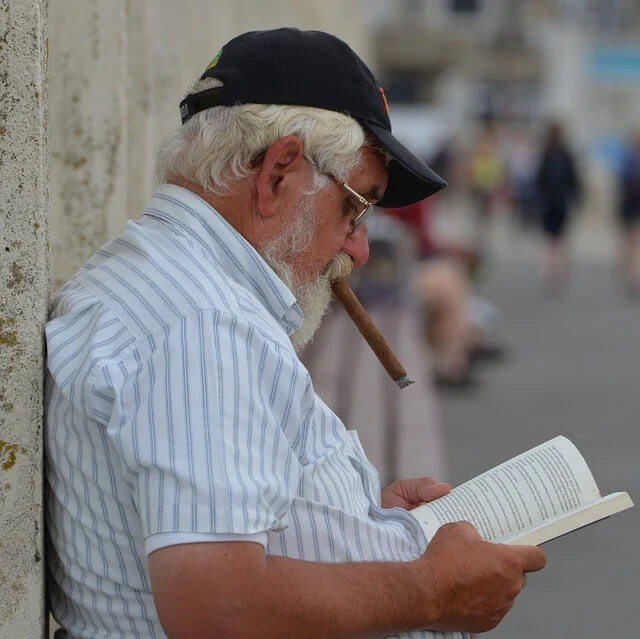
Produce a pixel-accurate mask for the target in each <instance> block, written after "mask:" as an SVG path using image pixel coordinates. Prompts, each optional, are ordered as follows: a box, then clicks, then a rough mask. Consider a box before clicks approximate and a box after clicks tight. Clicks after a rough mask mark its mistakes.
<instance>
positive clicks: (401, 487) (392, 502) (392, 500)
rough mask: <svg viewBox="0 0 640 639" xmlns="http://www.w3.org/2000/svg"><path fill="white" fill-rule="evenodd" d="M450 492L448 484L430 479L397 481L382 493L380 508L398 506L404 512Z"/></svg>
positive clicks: (420, 478)
mask: <svg viewBox="0 0 640 639" xmlns="http://www.w3.org/2000/svg"><path fill="white" fill-rule="evenodd" d="M450 491H451V486H449V484H442V483H440V482H437V481H436V480H435V479H431V477H418V478H416V479H399V480H398V481H394V482H393V484H390V485H389V486H388V487H387V488H385V490H383V491H382V507H383V508H394V507H396V506H399V507H400V508H404V509H405V510H411V509H412V508H416V506H419V505H420V504H424V503H425V502H428V501H433V500H434V499H438V497H442V496H443V495H446V494H447V493H448V492H450Z"/></svg>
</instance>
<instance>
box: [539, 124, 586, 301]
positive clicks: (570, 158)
mask: <svg viewBox="0 0 640 639" xmlns="http://www.w3.org/2000/svg"><path fill="white" fill-rule="evenodd" d="M536 190H537V198H538V202H539V204H540V207H541V213H542V231H543V233H544V236H545V238H546V240H547V242H546V247H545V252H544V255H543V261H542V277H543V280H544V283H545V285H546V286H547V287H548V288H549V290H550V291H553V292H557V291H558V290H559V288H560V287H561V286H562V284H563V283H564V282H565V280H566V278H567V275H568V258H567V255H566V249H565V246H564V244H565V243H564V238H565V236H566V232H567V228H568V222H569V213H570V209H571V207H572V205H574V204H575V203H576V201H577V200H578V198H579V196H580V191H581V184H580V179H579V177H578V171H577V168H576V162H575V159H574V155H573V152H572V151H571V149H570V148H569V146H568V144H567V142H566V141H565V138H564V132H563V130H562V126H561V125H560V124H559V123H557V122H554V123H552V124H551V125H550V126H549V130H548V133H547V139H546V143H545V145H544V147H543V149H542V154H541V157H540V163H539V165H538V170H537V172H536Z"/></svg>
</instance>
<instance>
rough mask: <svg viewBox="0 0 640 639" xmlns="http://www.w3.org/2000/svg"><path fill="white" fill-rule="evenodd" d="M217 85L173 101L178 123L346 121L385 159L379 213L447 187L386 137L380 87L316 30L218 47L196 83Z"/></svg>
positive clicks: (280, 32)
mask: <svg viewBox="0 0 640 639" xmlns="http://www.w3.org/2000/svg"><path fill="white" fill-rule="evenodd" d="M204 78H217V79H218V80H220V81H221V82H222V86H220V87H214V88H211V89H207V90H205V91H201V92H199V93H192V94H190V95H188V96H187V97H186V98H185V99H184V100H183V101H182V102H181V103H180V116H181V118H182V122H183V124H184V123H185V122H186V121H187V120H189V118H191V117H192V116H193V115H194V114H196V113H198V112H199V111H203V110H204V109H209V108H211V107H216V106H233V105H237V104H287V105H296V106H309V107H317V108H320V109H328V110H330V111H338V112H340V113H344V114H345V115H348V116H351V117H352V118H353V119H354V120H356V121H357V122H359V123H360V125H361V126H362V127H363V128H364V129H366V130H367V131H368V132H369V133H370V134H371V135H372V136H373V137H374V138H375V139H376V140H377V142H378V143H379V144H380V146H381V147H382V148H383V149H385V150H386V151H387V152H388V153H389V155H391V158H392V159H391V161H390V163H389V182H388V185H387V190H386V191H385V194H384V197H383V198H382V200H380V201H379V202H378V206H380V207H383V208H395V207H400V206H408V205H409V204H414V203H415V202H418V201H419V200H422V199H424V198H426V197H428V196H430V195H433V194H434V193H437V192H438V191H440V190H441V189H443V188H444V187H445V186H446V185H447V183H446V182H445V181H444V180H443V179H442V178H441V177H440V176H439V175H437V174H436V173H435V172H434V171H432V170H431V169H430V168H429V167H428V166H427V165H426V164H424V162H422V161H421V160H419V159H418V158H417V157H416V156H415V155H414V154H413V153H411V152H410V151H409V150H408V149H407V148H406V147H405V146H404V145H402V144H401V143H400V142H399V141H398V140H397V139H396V138H395V137H394V136H393V134H392V133H391V121H390V119H389V107H388V105H387V100H386V98H385V95H384V90H383V89H382V87H381V86H380V84H379V83H378V81H377V80H376V79H375V77H374V76H373V74H372V73H371V71H370V70H369V68H368V67H367V66H366V65H365V63H364V62H363V61H362V60H361V59H360V58H359V57H358V56H357V55H356V53H355V52H354V51H353V50H352V49H351V47H349V45H348V44H347V43H346V42H343V41H342V40H340V39H339V38H337V37H336V36H333V35H330V34H328V33H324V32H322V31H301V30H300V29H293V28H282V29H273V30H269V31H250V32H248V33H243V34H242V35H239V36H237V37H235V38H233V39H232V40H230V41H229V42H228V43H227V44H225V45H224V46H223V47H222V49H220V51H219V52H218V54H217V55H216V57H215V58H214V59H213V60H212V61H211V64H210V65H209V66H208V67H207V69H206V71H205V72H204V73H203V74H202V76H201V79H204Z"/></svg>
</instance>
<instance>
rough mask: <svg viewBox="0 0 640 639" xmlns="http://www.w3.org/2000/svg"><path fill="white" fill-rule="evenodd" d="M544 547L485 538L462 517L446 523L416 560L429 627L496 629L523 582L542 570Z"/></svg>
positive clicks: (470, 629) (444, 628) (469, 630)
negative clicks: (499, 542)
mask: <svg viewBox="0 0 640 639" xmlns="http://www.w3.org/2000/svg"><path fill="white" fill-rule="evenodd" d="M545 563H546V557H545V554H544V551H543V550H542V549H541V548H538V547H537V546H513V545H508V544H494V543H490V542H488V541H484V540H483V539H482V538H481V537H480V535H479V534H478V531H477V530H476V529H475V528H474V527H473V526H472V525H471V524H470V523H469V522H465V521H461V522H456V523H453V524H445V525H444V526H442V527H441V528H439V529H438V532H437V533H436V534H435V535H434V536H433V539H432V540H431V541H430V542H429V546H428V547H427V551H426V552H425V553H424V555H423V556H422V557H421V558H420V559H418V560H417V562H416V565H417V566H418V568H419V570H421V572H422V576H423V579H425V581H423V585H424V587H425V591H424V600H425V602H426V603H425V606H426V608H427V609H428V610H427V618H429V619H431V621H430V623H429V628H431V629H433V630H466V631H467V632H486V631H487V630H491V629H492V628H495V627H496V626H497V625H498V624H499V623H500V621H501V620H502V618H503V617H504V616H505V615H506V614H507V612H509V610H510V609H511V607H512V606H513V603H514V600H515V598H516V597H517V595H518V594H519V593H520V591H521V590H522V588H523V587H524V581H525V579H524V575H525V573H527V572H535V571H537V570H542V568H544V565H545Z"/></svg>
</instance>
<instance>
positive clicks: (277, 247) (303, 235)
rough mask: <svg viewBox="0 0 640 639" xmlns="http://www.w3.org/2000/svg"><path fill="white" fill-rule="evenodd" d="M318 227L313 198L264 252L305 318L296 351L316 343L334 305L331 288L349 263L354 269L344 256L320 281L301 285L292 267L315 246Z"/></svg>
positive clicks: (296, 335)
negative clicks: (324, 320) (300, 256)
mask: <svg viewBox="0 0 640 639" xmlns="http://www.w3.org/2000/svg"><path fill="white" fill-rule="evenodd" d="M317 227H318V220H317V218H316V214H315V209H314V206H313V200H312V199H311V198H310V199H308V200H305V202H304V204H302V206H301V207H300V210H299V211H297V213H296V215H295V216H294V218H293V222H292V223H291V224H290V225H289V226H288V227H287V228H285V229H284V230H283V231H282V233H281V234H280V235H279V236H278V237H277V238H275V239H274V240H271V241H270V242H267V243H266V244H265V246H264V247H263V248H262V250H261V252H260V253H261V255H262V257H263V258H264V260H265V262H267V264H268V265H269V266H270V267H271V268H272V269H273V270H274V271H275V272H276V274H277V275H278V277H279V278H280V279H281V280H282V281H283V282H284V283H285V284H286V285H287V286H288V287H289V288H290V289H291V291H292V292H293V294H294V295H295V297H296V300H297V302H298V305H299V306H300V309H301V310H302V313H303V315H304V320H303V322H302V325H301V326H300V328H299V329H298V330H297V331H295V333H293V334H292V335H291V343H292V344H293V347H294V348H295V349H296V351H300V350H302V349H303V348H304V347H305V346H306V345H307V344H308V343H309V342H310V341H311V340H312V339H313V336H314V335H315V334H316V332H317V330H318V328H319V326H320V322H321V320H322V318H323V316H324V314H325V313H326V311H327V309H328V308H329V304H330V303H331V284H332V283H333V281H334V280H335V279H336V278H337V277H339V276H340V274H341V273H343V269H344V268H345V263H348V264H349V266H350V265H351V258H350V257H349V256H348V255H347V254H346V253H343V252H340V253H338V255H336V257H334V258H333V259H332V260H331V262H329V265H328V266H327V268H326V269H325V270H324V272H323V273H322V274H321V275H320V276H319V277H318V278H317V279H316V280H314V281H313V282H301V281H299V278H297V277H296V274H295V273H294V271H293V268H292V267H291V265H290V263H291V261H293V259H294V258H296V257H298V256H299V255H300V254H301V253H302V252H303V251H305V250H306V249H308V248H309V246H310V245H311V244H312V243H313V241H314V239H315V234H316V229H317Z"/></svg>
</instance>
